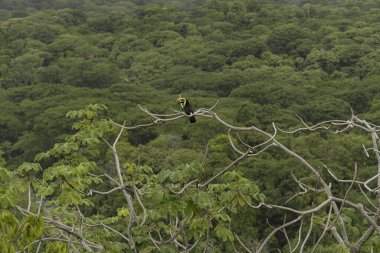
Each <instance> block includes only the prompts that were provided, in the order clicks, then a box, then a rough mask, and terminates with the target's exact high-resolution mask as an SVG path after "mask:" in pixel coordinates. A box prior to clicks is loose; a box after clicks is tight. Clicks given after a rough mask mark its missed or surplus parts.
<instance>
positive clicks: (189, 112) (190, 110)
mask: <svg viewBox="0 0 380 253" xmlns="http://www.w3.org/2000/svg"><path fill="white" fill-rule="evenodd" d="M177 103H178V104H180V105H181V107H182V109H183V111H184V112H185V113H186V115H190V117H189V120H190V123H195V122H196V120H195V116H194V115H193V114H194V111H193V107H192V106H191V105H190V102H189V100H187V99H186V98H184V97H182V96H181V95H179V98H178V99H177Z"/></svg>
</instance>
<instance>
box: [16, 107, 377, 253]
mask: <svg viewBox="0 0 380 253" xmlns="http://www.w3.org/2000/svg"><path fill="white" fill-rule="evenodd" d="M216 105H217V104H215V105H214V106H212V107H211V108H200V109H198V110H196V111H195V112H194V115H195V116H197V117H205V118H209V119H211V120H215V121H216V122H217V123H218V124H221V125H223V126H224V127H225V129H226V134H227V135H228V136H229V144H230V145H231V147H232V148H233V150H234V151H235V152H236V153H237V154H238V155H239V156H238V158H237V159H235V160H234V161H232V162H231V163H230V164H228V165H226V166H225V167H224V168H222V169H221V170H220V171H219V172H217V173H215V174H214V175H212V176H211V177H209V178H207V179H205V180H204V181H201V180H199V179H192V180H190V181H189V182H187V183H186V184H184V185H183V186H182V187H180V188H176V189H170V191H171V193H172V194H174V195H178V196H181V195H182V194H183V193H184V192H186V191H187V190H189V189H190V188H193V189H194V188H195V189H204V188H206V187H207V186H208V185H210V184H211V183H212V182H214V181H215V180H216V179H217V178H219V177H221V176H223V175H224V174H225V173H226V172H228V171H229V170H231V168H233V167H234V166H235V165H236V164H238V163H239V162H240V161H242V160H243V159H247V158H249V157H255V156H259V155H261V154H263V153H265V152H266V151H267V150H268V149H279V150H281V151H282V152H284V153H285V154H286V155H288V156H290V157H293V158H295V159H296V160H297V161H298V162H299V164H300V165H302V167H303V168H304V170H306V171H307V172H308V173H307V174H310V175H311V177H312V178H313V179H314V180H315V181H316V182H318V184H313V185H312V184H310V183H308V182H310V181H308V180H306V179H307V178H297V176H296V175H294V174H292V173H289V177H291V178H292V180H293V181H294V182H295V184H296V185H298V187H299V192H297V193H296V194H295V195H294V196H293V197H292V198H291V199H290V200H289V201H291V200H293V199H295V198H299V197H303V196H305V195H307V194H319V195H320V196H323V200H320V201H319V202H318V203H313V204H312V205H311V206H309V208H307V209H304V210H297V209H294V208H292V207H289V206H287V203H289V201H287V203H283V204H282V205H278V204H273V203H270V200H269V201H268V202H257V203H255V204H253V203H252V202H251V201H249V200H248V199H246V197H245V195H244V194H243V193H242V192H241V191H240V190H238V193H237V194H238V196H239V197H240V198H242V199H243V200H244V202H245V204H246V205H247V206H249V207H251V208H253V209H259V208H266V209H278V210H281V211H282V212H283V215H284V218H283V221H284V222H283V224H282V225H280V226H278V227H273V230H272V232H271V233H269V234H268V235H267V236H266V238H264V239H263V240H262V241H261V242H260V243H259V245H258V246H257V247H255V248H249V247H248V246H247V245H246V243H245V242H243V241H242V240H241V239H240V238H239V237H238V235H237V234H236V233H234V234H233V236H234V237H235V239H236V241H237V242H238V244H239V245H240V247H241V248H242V249H244V250H245V251H246V252H257V253H258V252H263V251H264V250H265V246H266V245H267V243H268V242H269V240H270V239H271V238H272V237H273V236H275V235H276V233H282V234H283V235H284V237H285V238H286V241H287V243H288V250H289V252H295V251H300V252H303V251H304V250H305V249H306V245H307V243H308V241H309V240H310V235H311V233H312V232H313V231H316V230H318V231H320V232H321V233H320V236H319V238H318V239H317V240H316V241H315V242H314V245H313V246H312V249H311V252H314V251H315V250H316V249H317V247H318V245H319V244H320V243H321V242H322V241H323V239H324V238H325V236H326V235H327V234H331V235H332V236H333V238H335V240H336V242H337V243H338V244H341V245H344V246H345V247H346V248H347V249H349V250H350V251H351V252H360V251H361V249H362V248H363V245H364V244H365V243H366V242H367V241H368V240H369V239H370V238H371V237H372V236H373V235H374V233H376V232H377V233H380V225H379V215H380V153H379V149H378V145H379V136H378V132H379V131H380V127H379V126H376V125H374V124H371V123H369V122H367V121H365V120H363V119H360V118H358V117H357V116H356V115H354V114H352V117H351V118H350V119H349V120H329V121H324V122H321V123H318V124H315V125H308V124H306V123H305V122H303V121H302V119H301V123H302V124H303V126H302V127H300V128H297V129H294V130H291V131H285V130H283V129H281V128H279V127H278V126H277V125H276V124H275V123H272V129H273V132H271V133H269V132H267V131H264V130H262V129H260V128H258V127H256V126H250V127H242V126H235V125H232V124H230V123H228V122H226V121H224V120H223V119H222V118H221V117H219V115H218V114H217V113H216V112H214V108H215V106H216ZM140 109H141V110H142V111H143V112H144V113H146V115H147V116H149V117H151V118H152V120H153V121H152V122H151V123H147V124H142V125H136V126H126V125H125V123H123V124H118V123H116V122H113V121H111V122H112V123H113V124H114V125H115V126H117V127H119V128H120V131H119V133H118V135H117V137H116V138H115V140H114V141H113V142H109V141H107V140H106V139H105V138H103V137H102V139H103V141H104V142H105V143H106V144H107V145H108V147H109V148H110V150H111V151H112V154H113V159H114V171H113V172H112V173H111V172H110V173H104V174H102V175H95V174H92V173H90V172H89V173H88V176H89V177H91V178H103V179H105V180H108V182H109V183H110V184H112V185H114V187H113V188H111V189H110V190H107V191H99V190H95V189H85V190H80V189H78V188H77V187H76V186H75V185H70V182H68V180H66V181H67V182H66V183H67V184H68V185H69V186H70V187H71V188H72V189H75V190H76V191H78V192H80V193H81V195H82V196H84V197H89V196H92V195H94V194H99V195H110V194H114V193H116V192H120V194H122V196H123V197H124V200H125V203H126V204H127V207H128V211H129V214H128V217H129V221H128V225H127V229H126V232H125V231H118V230H117V229H116V228H114V227H112V226H111V225H107V224H105V223H104V222H102V221H100V222H98V223H89V222H87V221H86V217H84V215H83V214H82V211H81V209H80V207H79V206H76V215H75V217H76V219H77V221H76V222H75V223H71V225H70V226H69V225H66V224H64V222H62V221H60V220H59V219H54V217H53V216H52V214H50V213H49V212H48V211H47V210H45V211H44V212H43V219H44V221H45V222H46V223H47V224H48V225H49V226H51V228H52V229H54V231H55V232H53V233H49V234H46V235H47V237H42V238H41V239H38V240H36V241H35V242H34V243H35V244H41V242H43V241H45V240H56V241H62V242H65V243H67V244H68V245H70V247H72V248H73V250H74V251H78V249H76V248H77V247H79V246H81V247H83V248H84V249H86V250H87V251H93V250H99V249H102V248H103V246H102V245H100V244H98V243H96V242H94V241H90V240H89V239H87V238H86V233H84V231H85V230H88V229H92V228H100V229H103V230H106V231H108V232H109V233H113V234H115V235H117V236H119V237H120V238H121V239H122V240H123V241H125V242H126V243H128V245H129V248H130V250H131V251H132V252H137V249H136V243H135V238H134V231H136V229H140V228H142V227H144V225H145V224H146V222H147V220H148V219H149V215H150V213H149V210H147V208H146V205H147V204H149V203H144V201H143V200H142V199H143V197H144V191H143V190H142V188H143V186H141V185H138V184H133V183H130V182H127V183H126V181H125V180H126V175H125V172H124V171H123V170H122V168H121V165H120V158H119V154H118V150H117V144H118V142H119V140H120V138H121V136H122V134H123V132H124V131H125V130H133V129H136V128H143V127H149V126H154V125H157V124H159V123H161V122H167V121H175V120H180V119H181V118H184V117H189V116H188V115H186V114H185V113H183V112H179V111H174V112H173V113H171V114H155V113H153V112H150V111H149V110H148V109H147V108H145V107H142V106H140ZM321 129H324V130H328V131H330V132H332V133H334V134H341V133H343V132H346V131H351V130H352V129H358V130H359V131H362V132H364V133H365V134H367V135H369V137H370V138H371V141H372V146H371V147H364V145H363V148H364V154H365V155H366V156H370V155H371V153H372V154H373V155H374V157H375V159H376V161H377V173H376V174H374V175H373V176H371V177H370V178H368V179H367V180H365V181H360V180H358V166H357V164H356V163H355V164H353V166H352V177H351V178H349V179H340V178H338V177H337V176H336V175H335V173H334V171H333V170H332V169H331V168H329V167H328V165H327V164H323V169H324V170H326V171H327V173H324V175H322V174H321V172H320V169H319V168H316V167H315V166H313V165H312V164H311V163H310V162H308V161H307V160H306V159H305V158H304V157H302V156H301V155H300V154H298V153H296V152H295V151H294V150H291V149H290V148H289V147H287V146H286V145H285V144H283V143H281V142H280V141H279V140H278V138H277V137H278V135H279V134H280V133H281V134H294V133H297V132H301V131H318V130H321ZM242 132H254V133H257V134H259V135H261V136H262V137H263V138H264V141H262V142H261V143H259V144H257V145H255V146H252V145H249V144H248V143H247V142H245V141H244V139H243V138H242V137H241V135H239V133H242ZM233 135H235V136H237V138H236V140H238V143H236V141H234V140H233ZM205 157H206V156H205ZM326 175H327V176H326ZM309 178H310V177H309ZM331 179H333V180H335V182H336V183H337V184H339V185H344V184H347V190H346V192H345V193H344V194H343V196H340V195H339V196H337V195H334V193H333V191H332V187H333V186H334V185H335V184H331V183H328V182H329V180H331ZM376 179H377V186H376V187H373V186H371V185H373V184H371V183H372V182H374V181H376ZM353 187H357V188H358V189H360V192H361V194H362V199H363V200H364V201H363V202H358V201H357V200H354V199H350V197H349V196H350V194H349V192H350V191H351V190H352V189H353ZM31 192H32V189H31V187H29V195H28V196H29V201H28V204H27V207H26V208H23V207H21V206H17V208H18V210H19V211H20V212H21V213H22V214H24V215H26V216H27V215H34V216H38V215H40V212H41V206H43V200H42V197H41V200H40V201H39V207H38V211H37V212H32V211H31V205H32V197H31ZM373 199H376V201H373ZM228 204H229V203H227V204H226V206H227V205H228ZM345 207H350V208H352V209H354V210H355V212H356V213H357V215H358V216H360V217H362V219H363V220H366V221H367V223H366V224H368V225H367V230H366V231H365V232H363V233H362V234H361V235H360V237H358V238H350V236H349V233H348V232H347V223H346V222H345V220H344V216H345ZM224 208H225V207H223V208H222V209H221V210H223V209H224ZM318 215H319V216H323V217H324V219H323V221H324V222H323V223H322V224H317V225H316V224H315V222H314V221H315V217H316V216H318ZM288 217H293V218H292V219H291V220H288ZM188 221H189V217H186V216H181V215H178V216H176V217H172V218H170V219H169V220H168V224H167V226H168V227H170V229H169V232H168V234H166V235H162V234H161V233H160V232H157V231H154V230H153V229H150V230H149V229H148V230H146V231H147V234H146V236H147V237H149V240H150V241H151V243H152V244H153V245H154V247H155V248H156V249H157V250H158V251H160V246H161V245H165V244H173V245H175V246H176V247H177V248H178V250H179V251H182V252H190V251H192V250H194V249H195V248H196V247H197V246H200V245H202V246H203V247H204V252H208V248H209V245H208V244H209V232H210V231H209V230H207V233H206V234H204V235H203V237H201V238H199V239H197V240H195V241H191V242H190V240H187V239H186V233H185V230H186V226H187V222H188ZM297 224H298V227H299V229H298V232H297V233H296V234H289V233H288V230H287V229H289V228H290V227H294V226H296V225H297ZM305 226H306V227H307V230H306V234H305V233H304V230H303V229H304V228H305ZM52 234H54V238H53V237H52ZM291 238H294V240H291ZM292 241H295V242H296V243H295V244H294V243H292ZM309 245H310V244H309ZM234 247H235V246H234ZM38 248H39V246H38Z"/></svg>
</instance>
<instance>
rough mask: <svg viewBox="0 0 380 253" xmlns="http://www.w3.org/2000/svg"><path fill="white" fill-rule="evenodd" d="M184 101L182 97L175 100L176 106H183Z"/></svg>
mask: <svg viewBox="0 0 380 253" xmlns="http://www.w3.org/2000/svg"><path fill="white" fill-rule="evenodd" d="M185 101H186V98H183V97H179V98H177V104H183V103H185Z"/></svg>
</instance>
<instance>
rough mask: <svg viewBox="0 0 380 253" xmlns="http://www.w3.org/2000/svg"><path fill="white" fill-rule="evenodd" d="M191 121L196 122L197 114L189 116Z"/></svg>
mask: <svg viewBox="0 0 380 253" xmlns="http://www.w3.org/2000/svg"><path fill="white" fill-rule="evenodd" d="M189 120H190V123H195V122H196V121H197V120H196V119H195V116H194V115H192V116H190V117H189Z"/></svg>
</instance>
